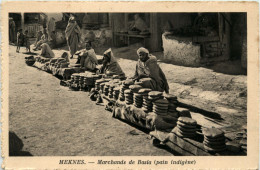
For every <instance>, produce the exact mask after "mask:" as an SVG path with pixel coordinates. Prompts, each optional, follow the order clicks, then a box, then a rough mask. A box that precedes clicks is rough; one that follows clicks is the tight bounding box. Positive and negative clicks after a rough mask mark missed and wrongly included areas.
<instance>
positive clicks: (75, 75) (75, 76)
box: [73, 73, 80, 84]
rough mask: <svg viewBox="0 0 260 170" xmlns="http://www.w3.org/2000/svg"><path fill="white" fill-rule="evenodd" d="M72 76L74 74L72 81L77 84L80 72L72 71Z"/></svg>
mask: <svg viewBox="0 0 260 170" xmlns="http://www.w3.org/2000/svg"><path fill="white" fill-rule="evenodd" d="M73 76H74V83H75V84H79V78H80V74H77V73H74V74H73Z"/></svg>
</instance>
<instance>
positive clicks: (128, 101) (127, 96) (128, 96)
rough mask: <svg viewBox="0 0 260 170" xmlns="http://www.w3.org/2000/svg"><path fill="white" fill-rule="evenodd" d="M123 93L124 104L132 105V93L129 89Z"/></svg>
mask: <svg viewBox="0 0 260 170" xmlns="http://www.w3.org/2000/svg"><path fill="white" fill-rule="evenodd" d="M124 93H125V94H124V95H125V101H126V104H133V92H132V91H131V89H126V90H125V92H124Z"/></svg>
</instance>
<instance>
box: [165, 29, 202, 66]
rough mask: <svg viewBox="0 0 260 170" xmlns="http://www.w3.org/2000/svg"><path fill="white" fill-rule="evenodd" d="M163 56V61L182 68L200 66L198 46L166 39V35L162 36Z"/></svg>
mask: <svg viewBox="0 0 260 170" xmlns="http://www.w3.org/2000/svg"><path fill="white" fill-rule="evenodd" d="M162 41H163V49H164V51H163V52H164V56H163V58H162V60H163V61H167V62H170V63H173V64H177V65H183V66H199V65H200V59H201V56H200V45H197V44H192V42H191V41H190V42H181V41H178V40H176V39H170V38H167V33H164V34H163V35H162Z"/></svg>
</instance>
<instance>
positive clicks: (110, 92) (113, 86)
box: [108, 83, 116, 98]
mask: <svg viewBox="0 0 260 170" xmlns="http://www.w3.org/2000/svg"><path fill="white" fill-rule="evenodd" d="M115 87H116V85H115V84H112V83H111V84H110V86H109V94H108V97H109V98H113V92H114V88H115Z"/></svg>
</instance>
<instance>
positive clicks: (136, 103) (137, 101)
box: [134, 93, 143, 108]
mask: <svg viewBox="0 0 260 170" xmlns="http://www.w3.org/2000/svg"><path fill="white" fill-rule="evenodd" d="M142 105H143V97H142V95H141V94H138V93H134V106H135V107H137V108H141V107H142Z"/></svg>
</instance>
